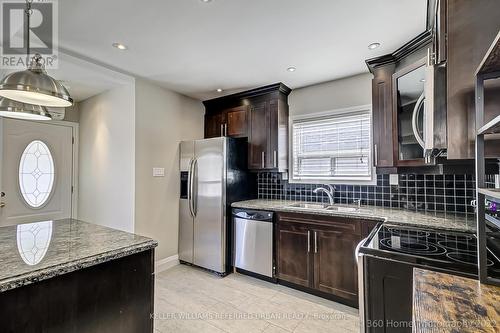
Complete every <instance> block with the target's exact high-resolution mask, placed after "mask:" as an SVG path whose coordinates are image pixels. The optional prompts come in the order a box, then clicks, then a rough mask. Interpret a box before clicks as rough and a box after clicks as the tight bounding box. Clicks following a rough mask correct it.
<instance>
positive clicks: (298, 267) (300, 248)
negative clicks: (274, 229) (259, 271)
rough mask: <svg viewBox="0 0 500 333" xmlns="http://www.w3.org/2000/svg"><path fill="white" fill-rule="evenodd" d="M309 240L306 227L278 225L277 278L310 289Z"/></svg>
mask: <svg viewBox="0 0 500 333" xmlns="http://www.w3.org/2000/svg"><path fill="white" fill-rule="evenodd" d="M310 247H311V240H310V231H309V230H308V228H307V227H306V226H294V225H289V224H280V226H279V228H278V267H279V278H280V279H282V280H286V281H289V282H291V283H294V284H297V285H300V286H304V287H311V286H312V274H311V273H312V271H311V264H312V258H311V252H310Z"/></svg>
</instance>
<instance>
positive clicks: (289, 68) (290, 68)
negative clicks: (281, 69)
mask: <svg viewBox="0 0 500 333" xmlns="http://www.w3.org/2000/svg"><path fill="white" fill-rule="evenodd" d="M286 70H287V71H289V72H295V71H296V70H297V68H295V67H293V66H292V67H288V68H287V69H286Z"/></svg>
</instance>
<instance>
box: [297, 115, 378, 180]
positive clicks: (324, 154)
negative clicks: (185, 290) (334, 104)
mask: <svg viewBox="0 0 500 333" xmlns="http://www.w3.org/2000/svg"><path fill="white" fill-rule="evenodd" d="M292 133H293V134H292V159H293V161H292V180H308V181H322V180H323V181H327V180H328V181H335V180H351V181H352V180H354V181H371V180H372V160H371V159H372V156H371V148H370V147H371V111H370V110H369V109H368V108H365V109H360V108H357V110H355V111H351V112H336V113H333V114H330V115H327V116H325V115H322V116H315V117H314V116H313V117H308V118H306V119H297V120H295V121H294V122H293V124H292Z"/></svg>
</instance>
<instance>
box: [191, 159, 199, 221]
mask: <svg viewBox="0 0 500 333" xmlns="http://www.w3.org/2000/svg"><path fill="white" fill-rule="evenodd" d="M197 168H198V160H197V159H194V160H193V176H192V180H191V183H192V186H191V188H192V189H191V191H192V193H191V202H192V206H193V208H192V209H193V217H196V214H197V211H198V201H197V197H198V196H197V195H196V194H195V193H193V192H194V183H195V182H196V170H197Z"/></svg>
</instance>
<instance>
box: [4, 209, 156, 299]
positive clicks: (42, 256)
mask: <svg viewBox="0 0 500 333" xmlns="http://www.w3.org/2000/svg"><path fill="white" fill-rule="evenodd" d="M157 245H158V243H157V242H156V241H154V240H152V239H150V238H146V237H142V236H138V235H134V234H130V233H127V232H123V231H118V230H115V229H111V228H107V227H103V226H99V225H96V224H91V223H86V222H83V221H79V220H73V219H65V220H57V221H44V222H36V223H27V224H19V225H14V226H6V227H0V253H1V255H0V267H2V269H1V270H0V293H1V292H5V291H7V290H10V289H14V288H17V287H21V286H24V285H28V284H31V283H34V282H37V281H41V280H45V279H49V278H51V277H55V276H58V275H62V274H65V273H69V272H72V271H75V270H79V269H82V268H85V267H89V266H93V265H97V264H100V263H103V262H106V261H110V260H113V259H118V258H121V257H125V256H128V255H131V254H134V253H138V252H142V251H146V250H149V249H152V248H154V247H156V246H157Z"/></svg>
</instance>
